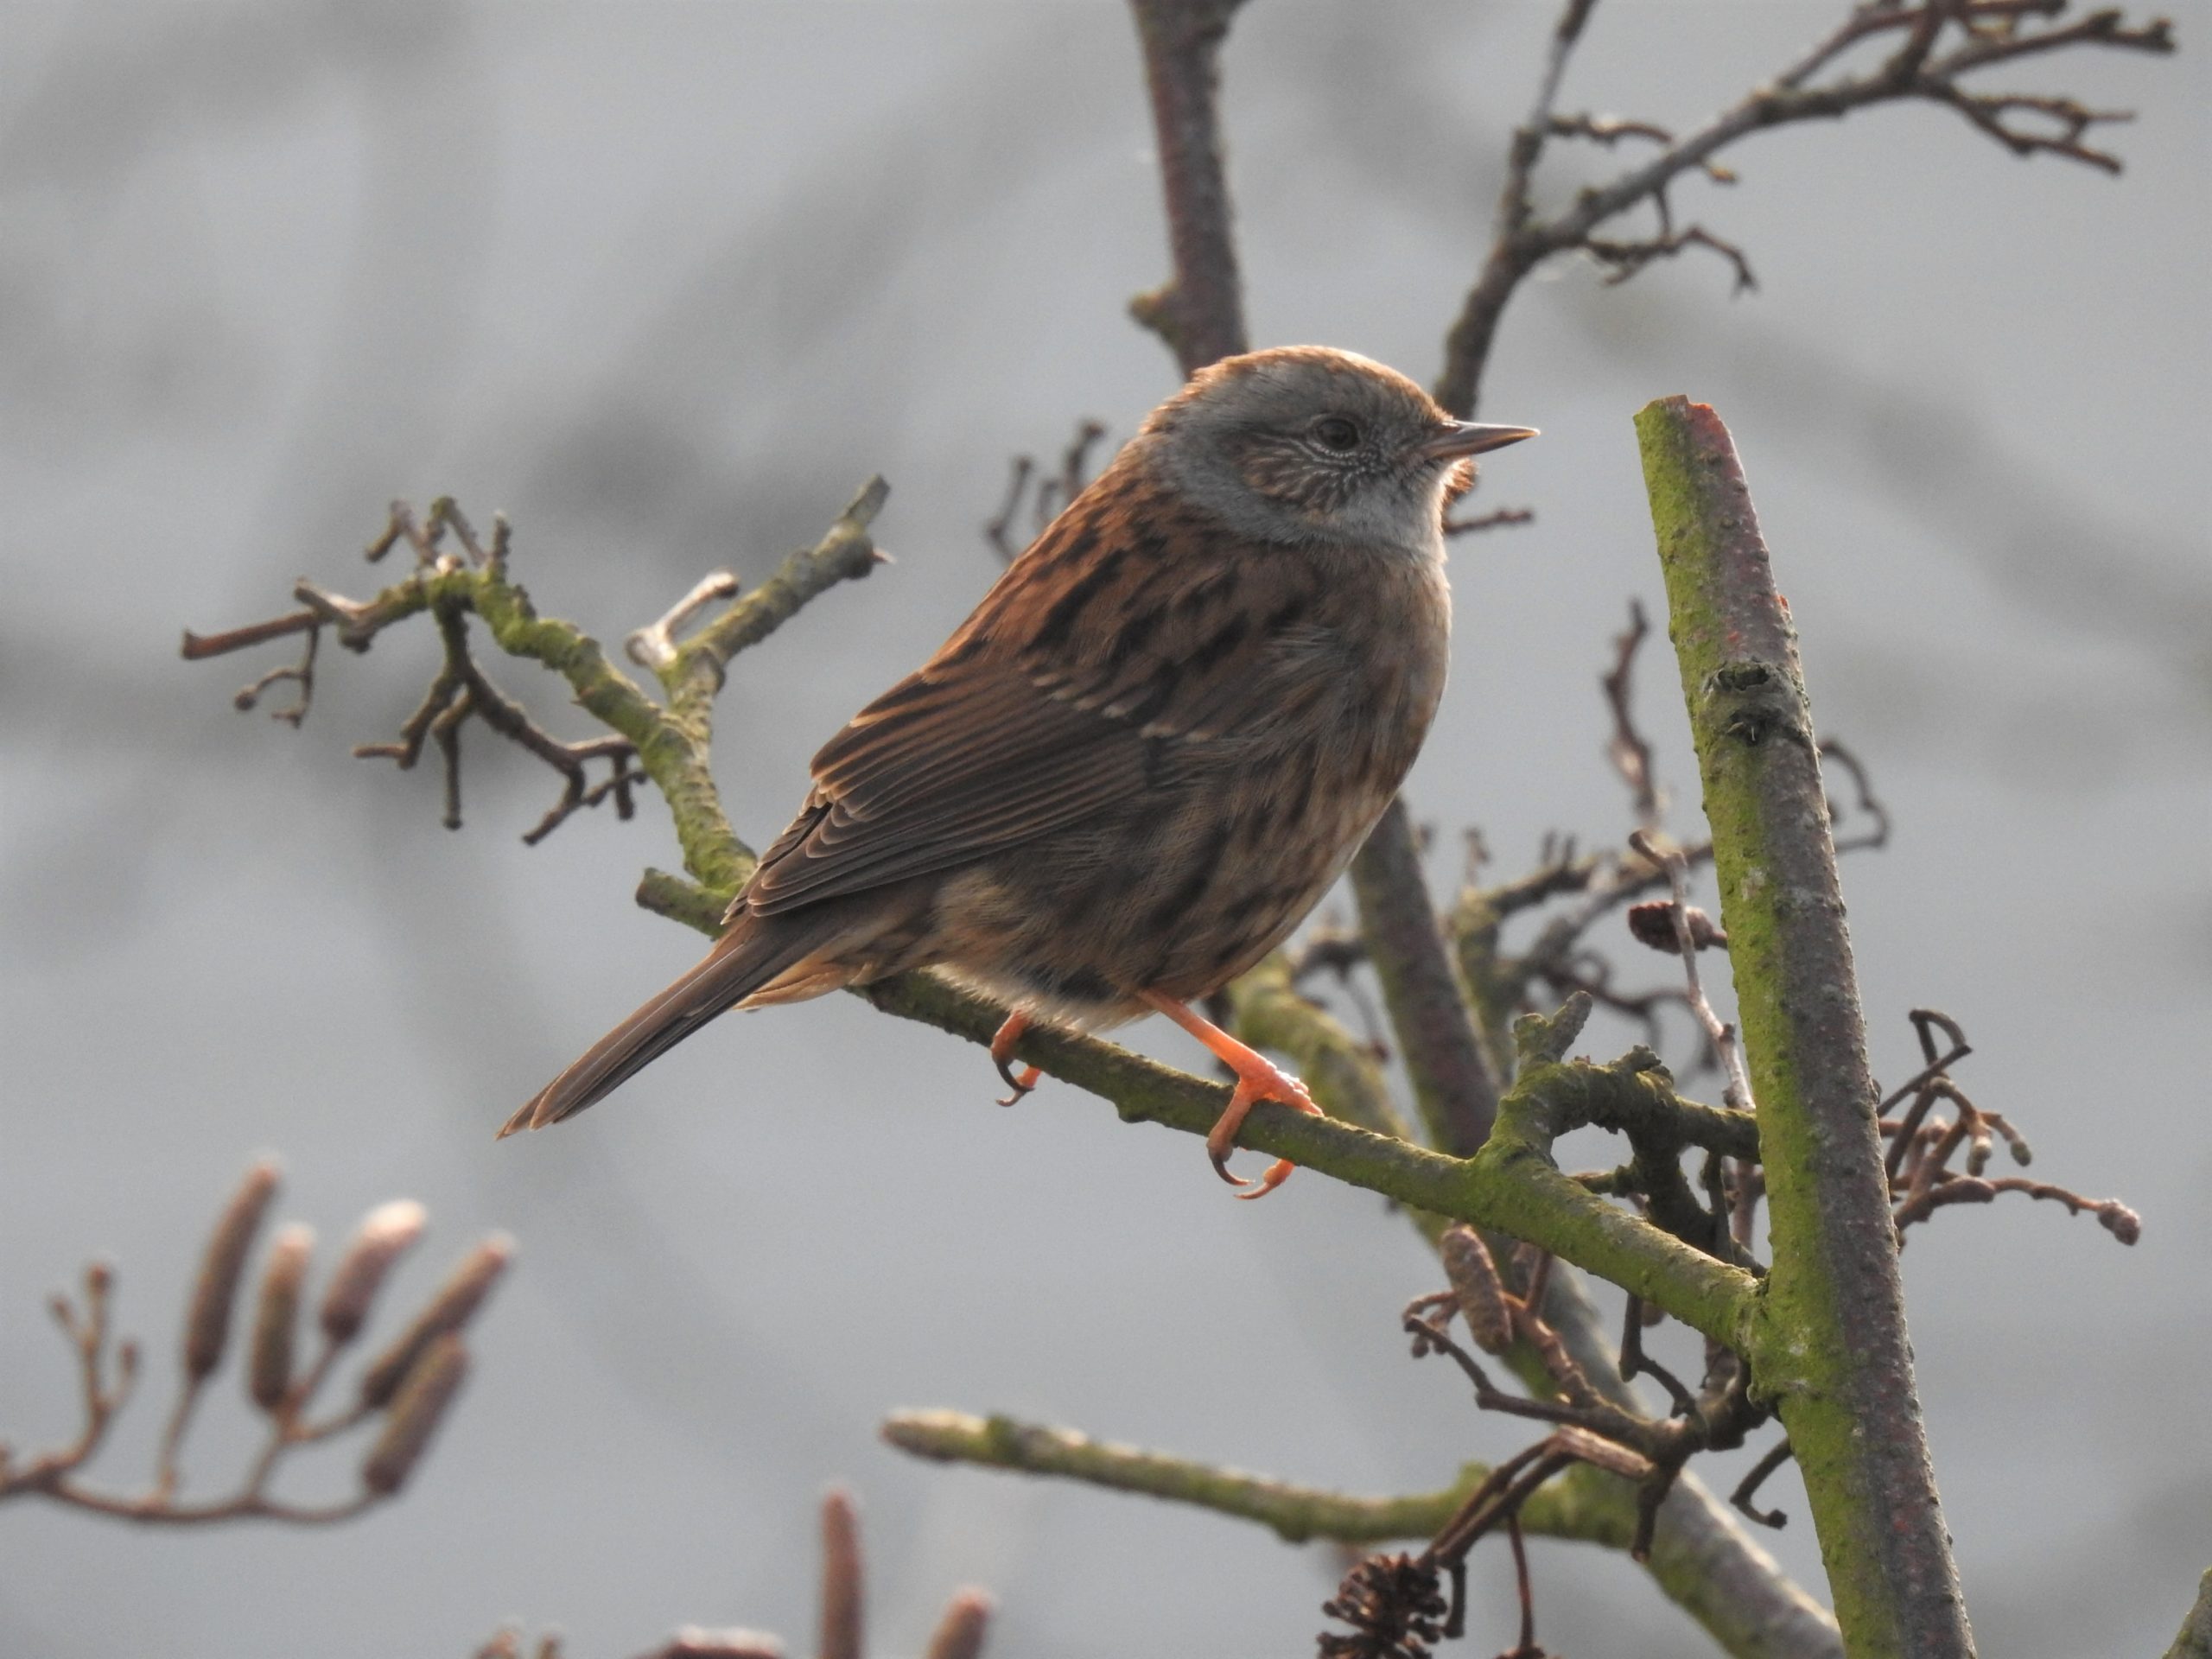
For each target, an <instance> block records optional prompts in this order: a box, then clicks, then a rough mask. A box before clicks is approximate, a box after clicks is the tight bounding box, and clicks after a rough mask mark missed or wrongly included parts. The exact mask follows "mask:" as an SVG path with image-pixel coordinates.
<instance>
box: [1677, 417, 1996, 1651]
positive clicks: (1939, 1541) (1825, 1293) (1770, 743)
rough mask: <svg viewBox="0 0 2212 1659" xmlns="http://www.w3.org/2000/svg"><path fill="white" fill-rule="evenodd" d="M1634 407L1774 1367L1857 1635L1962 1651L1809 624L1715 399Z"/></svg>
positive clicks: (1958, 1602) (1772, 1386)
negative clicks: (1745, 1141)
mask: <svg viewBox="0 0 2212 1659" xmlns="http://www.w3.org/2000/svg"><path fill="white" fill-rule="evenodd" d="M1637 433H1638V435H1639V438H1640V440H1641V442H1642V445H1643V458H1644V471H1645V477H1646V481H1647V485H1648V487H1649V493H1650V496H1651V507H1652V519H1653V523H1654V525H1655V527H1656V531H1657V535H1658V543H1659V554H1660V561H1661V563H1662V567H1663V568H1664V570H1665V575H1666V579H1667V592H1668V601H1669V615H1670V629H1669V632H1670V633H1671V636H1672V638H1673V639H1674V641H1675V652H1676V654H1677V656H1678V658H1679V659H1680V663H1681V679H1682V690H1683V695H1684V697H1685V700H1686V701H1687V702H1688V707H1689V712H1690V723H1691V729H1692V733H1693V734H1694V737H1695V739H1696V744H1697V752H1698V762H1699V770H1700V775H1701V777H1702V779H1703V783H1704V789H1705V807H1706V817H1707V821H1708V822H1709V823H1710V824H1711V826H1712V829H1713V849H1714V864H1715V869H1716V872H1717V874H1718V877H1719V887H1720V892H1721V902H1722V918H1723V921H1724V923H1725V924H1726V928H1727V931H1728V937H1729V954H1730V959H1731V965H1732V968H1733V969H1734V972H1735V978H1736V992H1737V1003H1738V1010H1739V1014H1740V1020H1741V1024H1742V1028H1743V1033H1744V1040H1745V1049H1746V1052H1747V1053H1748V1056H1749V1060H1750V1067H1751V1083H1752V1085H1753V1087H1754V1089H1755V1090H1756V1092H1757V1097H1758V1102H1759V1113H1758V1128H1759V1147H1760V1154H1761V1160H1762V1161H1763V1163H1764V1166H1765V1179H1766V1188H1767V1192H1768V1198H1769V1202H1770V1206H1771V1209H1770V1214H1771V1218H1772V1219H1771V1235H1772V1239H1773V1249H1774V1262H1773V1268H1772V1270H1771V1274H1770V1278H1769V1280H1768V1281H1767V1285H1766V1287H1765V1291H1764V1295H1763V1296H1762V1297H1761V1299H1760V1308H1759V1315H1758V1318H1759V1322H1760V1324H1761V1325H1762V1334H1761V1337H1760V1338H1759V1339H1758V1344H1757V1356H1758V1357H1757V1359H1756V1360H1755V1364H1754V1370H1755V1371H1756V1374H1757V1376H1758V1384H1759V1387H1760V1389H1761V1390H1762V1391H1763V1392H1764V1393H1765V1394H1766V1395H1769V1396H1770V1397H1773V1398H1775V1399H1776V1400H1777V1403H1778V1405H1779V1408H1780V1409H1781V1412H1782V1414H1783V1421H1784V1423H1785V1424H1786V1425H1787V1427H1788V1428H1789V1440H1790V1444H1791V1446H1792V1447H1793V1449H1794V1450H1795V1452H1796V1458H1797V1461H1798V1464H1799V1465H1800V1467H1801V1468H1802V1470H1803V1471H1804V1475H1805V1485H1806V1490H1807V1492H1808V1495H1809V1496H1810V1497H1811V1500H1812V1507H1813V1515H1814V1520H1815V1525H1816V1527H1817V1528H1818V1529H1819V1532H1820V1537H1821V1552H1822V1555H1823V1557H1824V1558H1825V1560H1827V1564H1828V1570H1829V1581H1830V1586H1831V1588H1832V1589H1833V1591H1834V1596H1835V1602H1836V1616H1837V1619H1838V1622H1839V1623H1840V1625H1841V1626H1842V1629H1843V1631H1844V1636H1845V1639H1846V1641H1847V1643H1850V1644H1851V1645H1852V1648H1853V1651H1854V1652H1858V1651H1861V1650H1863V1651H1865V1652H1866V1653H1868V1654H1896V1655H1905V1654H1910V1655H1913V1656H1916V1659H1942V1656H1945V1655H1957V1656H1962V1659H1963V1656H1967V1655H1970V1654H1971V1653H1972V1651H1973V1642H1972V1638H1971V1637H1970V1636H1969V1635H1968V1633H1967V1621H1966V1612H1965V1605H1964V1602H1963V1599H1961V1594H1960V1591H1959V1585H1958V1578H1957V1573H1956V1571H1955V1568H1954V1567H1953V1566H1952V1562H1951V1556H1950V1545H1949V1539H1948V1535H1947V1534H1946V1533H1945V1531H1944V1529H1943V1524H1942V1508H1941V1505H1940V1503H1939V1501H1938V1499H1937V1497H1936V1484H1935V1479H1934V1476H1933V1472H1932V1470H1931V1468H1930V1465H1929V1456H1928V1449H1927V1442H1926V1439H1925V1436H1924V1434H1923V1430H1922V1426H1921V1420H1920V1414H1919V1410H1918V1406H1917V1402H1916V1399H1915V1395H1914V1391H1913V1383H1912V1360H1911V1353H1910V1348H1909V1346H1908V1345H1907V1343H1906V1340H1905V1332H1904V1299H1903V1295H1902V1293H1901V1290H1900V1288H1899V1286H1898V1281H1897V1251H1896V1247H1895V1224H1894V1222H1893V1220H1892V1217H1891V1210H1890V1199H1889V1192H1888V1183H1887V1181H1886V1179H1885V1173H1884V1169H1883V1165H1882V1159H1881V1153H1880V1147H1879V1145H1878V1141H1877V1139H1876V1134H1875V1121H1876V1116H1877V1113H1876V1101H1875V1093H1874V1088H1873V1083H1872V1077H1871V1075H1870V1074H1869V1071H1868V1069H1867V1062H1866V1037H1865V1028H1864V1025H1863V1022H1862V1020H1861V1018H1860V1015H1859V1001H1858V993H1857V982H1856V978H1855V976H1854V972H1853V965H1852V957H1851V947H1850V942H1849V939H1848V937H1847V934H1846V932H1845V931H1844V926H1843V919H1842V918H1843V901H1842V897H1841V893H1840V887H1839V886H1838V882H1837V879H1836V872H1835V853H1834V846H1833V843H1832V842H1831V840H1830V836H1829V833H1828V819H1827V798H1826V796H1825V793H1824V792H1823V791H1822V788H1821V774H1820V760H1819V757H1818V754H1817V753H1816V751H1815V740H1814V736H1813V726H1812V717H1811V709H1810V705H1809V703H1808V700H1807V697H1806V694H1805V686H1804V681H1803V677H1802V673H1801V671H1800V670H1799V667H1798V663H1797V652H1796V636H1795V632H1794V630H1793V629H1792V626H1791V624H1790V621H1789V613H1788V611H1787V610H1786V609H1785V608H1784V607H1783V604H1782V601H1781V599H1780V597H1779V595H1778V594H1777V593H1776V591H1775V585H1774V577H1773V567H1772V562H1771V559H1770V556H1769V555H1768V552H1767V550H1766V547H1765V545H1764V543H1763V542H1762V540H1761V539H1760V537H1759V533H1758V517H1757V515H1756V514H1755V512H1753V510H1752V506H1751V493H1750V490H1749V487H1748V486H1747V485H1746V484H1745V480H1744V475H1743V471H1742V467H1741V465H1740V463H1739V462H1738V460H1737V457H1736V453H1735V448H1734V445H1733V444H1732V442H1731V441H1730V439H1729V436H1728V434H1727V430H1726V428H1724V427H1723V426H1722V425H1721V423H1720V421H1719V417H1718V416H1716V415H1715V414H1714V413H1713V410H1710V409H1709V408H1707V407H1705V406H1703V405H1694V404H1690V403H1689V402H1688V399H1686V398H1681V397H1675V398H1667V399H1662V400H1661V401H1659V402H1657V403H1654V404H1649V406H1647V407H1646V408H1645V409H1644V410H1643V411H1642V412H1641V413H1640V414H1639V415H1638V416H1637Z"/></svg>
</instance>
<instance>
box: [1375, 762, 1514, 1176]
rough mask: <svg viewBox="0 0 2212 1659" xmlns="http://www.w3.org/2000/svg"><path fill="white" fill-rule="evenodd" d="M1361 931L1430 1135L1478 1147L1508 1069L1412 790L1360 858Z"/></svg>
mask: <svg viewBox="0 0 2212 1659" xmlns="http://www.w3.org/2000/svg"><path fill="white" fill-rule="evenodd" d="M1351 884H1352V891H1353V893H1356V894H1357V896H1358V899H1359V919H1360V930H1361V931H1362V933H1363V934H1364V935H1365V937H1366V939H1367V954H1368V958H1369V960H1370V962H1372V963H1374V964H1375V973H1376V978H1377V979H1379V980H1380V981H1381V982H1382V984H1383V1002H1384V1004H1385V1005H1386V1006H1387V1007H1389V1011H1390V1024H1391V1027H1392V1028H1393V1029H1394V1030H1395V1032H1396V1033H1397V1036H1398V1043H1399V1047H1400V1049H1401V1052H1402V1053H1403V1054H1404V1056H1405V1061H1406V1074H1407V1076H1408V1077H1409V1078H1410V1079H1411V1080H1412V1083H1413V1089H1414V1102H1415V1103H1416V1104H1417V1105H1418V1106H1419V1107H1420V1108H1421V1120H1422V1122H1424V1123H1425V1124H1426V1125H1427V1128H1428V1134H1429V1139H1430V1140H1431V1141H1433V1143H1434V1144H1435V1145H1436V1146H1437V1147H1440V1149H1442V1150H1443V1151H1446V1152H1450V1153H1455V1154H1458V1155H1459V1156H1460V1157H1463V1158H1464V1157H1467V1156H1469V1155H1471V1154H1472V1153H1473V1152H1474V1150H1475V1149H1476V1148H1477V1147H1479V1146H1481V1145H1482V1143H1483V1141H1484V1140H1485V1139H1486V1138H1487V1137H1488V1136H1489V1135H1490V1126H1491V1120H1492V1119H1493V1118H1494V1117H1495V1116H1497V1095H1498V1076H1497V1073H1498V1068H1497V1065H1496V1063H1495V1062H1493V1060H1492V1059H1491V1057H1490V1055H1489V1054H1488V1053H1486V1052H1484V1048H1483V1042H1482V1038H1481V1036H1480V1034H1479V1033H1478V1032H1477V1031H1476V1029H1475V1020H1474V1016H1473V1014H1471V1012H1470V1011H1469V1009H1468V1006H1467V996H1466V994H1465V991H1464V990H1463V989H1462V988H1461V986H1460V984H1459V975H1458V974H1457V973H1456V972H1454V971H1453V969H1452V957H1451V952H1450V950H1449V949H1448V948H1447V947H1446V944H1445V942H1444V934H1443V931H1442V930H1441V929H1440V926H1439V925H1438V923H1437V919H1436V912H1435V910H1434V909H1433V907H1432V906H1430V904H1429V899H1428V884H1427V880H1425V879H1424V878H1423V877H1422V874H1421V849H1420V847H1419V846H1418V845H1417V843H1416V842H1415V840H1414V829H1413V818H1412V815H1411V814H1410V813H1409V812H1408V811H1407V810H1406V803H1405V798H1404V797H1403V796H1400V797H1399V798H1397V799H1396V800H1395V801H1393V802H1391V803H1390V805H1389V809H1388V810H1385V811H1384V813H1383V817H1382V819H1381V821H1380V822H1379V823H1376V826H1375V829H1374V831H1373V832H1372V833H1371V834H1370V836H1368V838H1367V844H1366V845H1365V846H1363V847H1362V848H1361V849H1359V854H1358V855H1357V857H1356V858H1354V859H1353V860H1352V865H1351Z"/></svg>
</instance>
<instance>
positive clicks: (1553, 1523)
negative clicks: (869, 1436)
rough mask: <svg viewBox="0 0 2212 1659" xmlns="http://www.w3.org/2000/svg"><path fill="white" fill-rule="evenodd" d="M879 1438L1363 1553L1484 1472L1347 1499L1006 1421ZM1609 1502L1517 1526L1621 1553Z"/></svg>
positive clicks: (1624, 1511)
mask: <svg viewBox="0 0 2212 1659" xmlns="http://www.w3.org/2000/svg"><path fill="white" fill-rule="evenodd" d="M882 1433H883V1438H884V1439H885V1440H888V1441H889V1442H890V1443H891V1444H892V1445H893V1446H897V1447H898V1448H899V1450H900V1451H902V1452H912V1453H913V1454H914V1455H915V1456H916V1457H921V1458H931V1459H937V1460H938V1461H939V1462H944V1463H973V1464H981V1465H985V1466H986V1467H989V1468H994V1469H1010V1470H1014V1471H1017V1472H1020V1473H1022V1474H1029V1475H1055V1476H1059V1477H1061V1478H1065V1479H1069V1480H1078V1481H1083V1482H1084V1483H1086V1484H1090V1485H1093V1486H1106V1487H1110V1488H1112V1489H1113V1490H1114V1491H1122V1492H1137V1493H1141V1494H1142V1495H1144V1496H1146V1497H1157V1498H1163V1499H1166V1501H1168V1502H1170V1503H1188V1504H1191V1505H1192V1506H1194V1507H1196V1508H1198V1509H1203V1510H1215V1511H1217V1512H1218V1513H1220V1514H1223V1515H1229V1516H1236V1517H1238V1518H1240V1519H1242V1520H1246V1521H1256V1522H1259V1523H1260V1524H1261V1525H1262V1526H1264V1527H1267V1528H1268V1529H1271V1530H1272V1531H1274V1533H1275V1534H1276V1535H1277V1536H1279V1537H1281V1538H1282V1539H1283V1540H1284V1541H1287V1542H1289V1543H1294V1544H1301V1543H1305V1542H1306V1541H1309V1540H1311V1539H1315V1538H1323V1539H1328V1540H1330V1541H1333V1542H1336V1543H1344V1544H1369V1543H1381V1542H1383V1541H1388V1540H1390V1539H1395V1538H1418V1537H1425V1536H1427V1535H1429V1534H1431V1533H1433V1532H1435V1531H1436V1530H1437V1529H1439V1528H1440V1527H1441V1526H1442V1525H1443V1524H1444V1523H1445V1522H1446V1521H1447V1520H1449V1519H1450V1518H1451V1516H1452V1513H1453V1511H1455V1510H1458V1509H1459V1506H1460V1505H1461V1504H1462V1503H1465V1501H1466V1498H1467V1495H1468V1494H1469V1493H1470V1492H1472V1491H1474V1490H1475V1489H1476V1488H1477V1487H1478V1486H1479V1485H1480V1484H1482V1483H1483V1482H1484V1480H1486V1479H1488V1478H1489V1477H1490V1472H1491V1471H1489V1470H1488V1469H1487V1468H1486V1467H1484V1465H1481V1464H1469V1465H1467V1466H1466V1468H1465V1469H1464V1470H1462V1471H1460V1475H1459V1479H1458V1480H1457V1481H1455V1482H1454V1483H1453V1484H1452V1485H1450V1486H1449V1487H1446V1489H1445V1490H1444V1491H1440V1492H1421V1493H1415V1494H1411V1495H1408V1496H1406V1497H1351V1496H1348V1495H1346V1494H1344V1493H1343V1492H1332V1491H1323V1490H1321V1489H1319V1488H1317V1487H1312V1486H1295V1485H1292V1484H1289V1483H1287V1482H1285V1481H1280V1480H1273V1479H1270V1478H1268V1477H1267V1476H1264V1475H1254V1474H1247V1473H1245V1472H1244V1471H1242V1470H1238V1469H1224V1468H1222V1467H1219V1466H1218V1465H1213V1464H1208V1463H1198V1462H1194V1461H1192V1460H1191V1459H1185V1458H1178V1457H1172V1456H1169V1455H1168V1454H1166V1453H1165V1452H1147V1451H1143V1450H1141V1449H1140V1448H1138V1447H1136V1446H1121V1445H1117V1444H1116V1443H1115V1442H1113V1441H1111V1440H1093V1439H1091V1438H1090V1436H1089V1435H1087V1434H1080V1433H1077V1432H1076V1431H1075V1430H1073V1429H1068V1428H1054V1427H1048V1426H1046V1425H1044V1424H1041V1423H1025V1422H1021V1421H1017V1420H1016V1419H1014V1418H1011V1417H1001V1416H992V1417H972V1416H969V1415H968V1414H965V1413H963V1412H956V1411H904V1412H899V1413H897V1414H894V1415H893V1416H891V1417H890V1418H888V1419H887V1420H886V1421H885V1422H884V1425H883V1431H882ZM1618 1496H1619V1494H1618V1492H1615V1493H1608V1492H1606V1491H1605V1489H1603V1488H1602V1487H1600V1486H1599V1485H1598V1484H1596V1483H1594V1482H1583V1481H1562V1482H1560V1483H1559V1484H1556V1485H1554V1486H1550V1487H1547V1488H1546V1489H1545V1490H1544V1491H1542V1492H1541V1493H1540V1494H1538V1495H1537V1496H1536V1497H1535V1499H1534V1500H1532V1502H1531V1503H1530V1504H1529V1508H1528V1510H1526V1511H1525V1512H1524V1514H1523V1516H1522V1524H1523V1525H1524V1526H1526V1527H1527V1528H1528V1529H1529V1531H1531V1532H1534V1533H1539V1534H1541V1535H1545V1536H1547V1537H1553V1538H1577V1539H1581V1540H1584V1541H1588V1542H1593V1543H1605V1544H1611V1545H1613V1546H1614V1547H1615V1548H1623V1547H1624V1546H1625V1544H1626V1542H1627V1539H1628V1535H1629V1532H1630V1529H1632V1527H1633V1525H1634V1514H1633V1511H1632V1510H1630V1509H1628V1508H1626V1507H1625V1506H1624V1505H1621V1504H1620V1503H1618V1502H1616V1501H1614V1500H1615V1499H1616V1498H1617V1497H1618Z"/></svg>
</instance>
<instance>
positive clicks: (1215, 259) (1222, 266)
mask: <svg viewBox="0 0 2212 1659" xmlns="http://www.w3.org/2000/svg"><path fill="white" fill-rule="evenodd" d="M1242 3H1243V0H1130V5H1129V9H1130V10H1131V11H1132V12H1134V13H1135V17H1136V25H1137V40H1138V42H1139V44H1140V45H1141V47H1142V48H1143V51H1144V72H1145V84H1146V86H1147V89H1148V90H1149V92H1150V93H1151V98H1152V118H1153V130H1154V135H1155V138H1156V141H1157V142H1158V143H1159V146H1160V187H1161V190H1162V193H1163V194H1164V195H1165V197H1166V206H1167V240H1168V245H1169V248H1170V250H1171V251H1172V252H1173V256H1174V265H1175V274H1174V276H1173V277H1170V278H1169V279H1168V280H1167V282H1166V283H1163V284H1162V285H1161V286H1160V287H1159V288H1156V289H1153V290H1152V291H1151V292H1149V293H1146V294H1140V295H1138V296H1136V297H1135V299H1133V300H1131V301H1130V302H1129V314H1130V315H1132V316H1134V317H1135V319H1136V320H1137V321H1139V322H1141V323H1142V324H1143V325H1144V326H1145V327H1147V328H1149V329H1151V330H1152V331H1153V332H1154V334H1158V335H1159V336H1160V338H1161V339H1162V340H1166V342H1167V346H1168V349H1169V350H1171V351H1173V353H1175V360H1176V361H1177V362H1178V363H1179V364H1180V365H1182V368H1183V372H1184V373H1185V374H1186V375H1188V374H1193V373H1196V372H1198V370H1200V369H1202V368H1204V367H1205V365H1207V364H1209V363H1211V362H1213V361H1215V360H1216V359H1220V358H1224V357H1232V356H1234V355H1236V353H1239V352H1242V351H1243V350H1245V349H1246V343H1245V334H1244V300H1243V289H1242V286H1241V284H1240V282H1239V278H1238V277H1237V272H1236V241H1235V239H1234V238H1233V237H1232V236H1231V234H1230V222H1229V221H1230V208H1229V182H1228V179H1227V177H1226V176H1225V175H1224V170H1223V166H1222V145H1221V122H1220V117H1219V114H1218V112H1217V101H1218V99H1219V97H1220V91H1221V79H1220V73H1219V69H1218V67H1217V66H1218V63H1219V59H1220V55H1221V45H1222V41H1224V39H1225V38H1226V37H1227V35H1228V34H1229V22H1230V18H1231V17H1233V16H1235V15H1236V9H1237V7H1238V6H1240V5H1241V4H1242Z"/></svg>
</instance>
